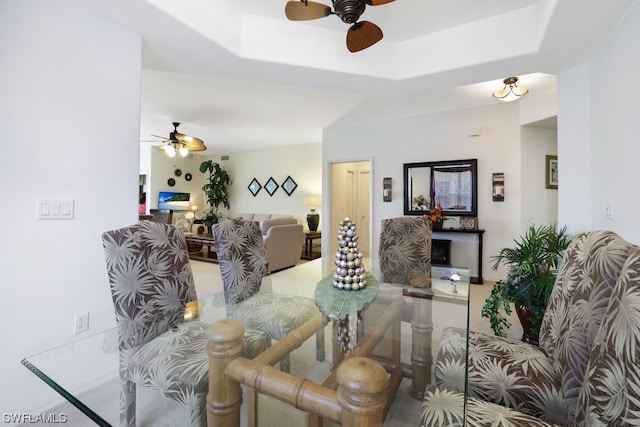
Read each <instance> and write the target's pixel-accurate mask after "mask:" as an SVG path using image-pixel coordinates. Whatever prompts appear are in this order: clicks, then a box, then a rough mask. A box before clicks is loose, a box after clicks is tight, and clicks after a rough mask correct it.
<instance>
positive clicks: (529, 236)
mask: <svg viewBox="0 0 640 427" xmlns="http://www.w3.org/2000/svg"><path fill="white" fill-rule="evenodd" d="M570 241H571V239H570V237H569V236H568V234H567V228H566V227H562V228H561V229H560V230H557V229H556V227H555V226H552V225H542V226H538V227H536V226H531V227H529V228H528V229H527V231H526V232H525V233H524V235H521V236H520V237H519V239H516V240H514V243H515V245H514V246H513V247H510V248H503V249H501V250H500V252H499V253H498V255H494V256H492V257H491V259H492V260H493V261H494V264H493V266H492V268H493V270H497V269H498V267H499V266H500V264H504V266H505V267H507V277H506V279H504V280H499V281H497V282H496V284H495V286H494V287H493V289H492V291H491V294H490V295H489V297H488V298H487V299H486V300H485V303H484V306H483V307H482V313H481V314H482V316H483V317H486V318H488V319H489V323H490V325H491V329H492V330H493V332H494V333H495V334H496V335H498V336H502V337H503V336H505V335H506V330H507V329H509V327H510V326H511V324H510V323H509V321H508V319H507V317H506V316H507V315H510V314H511V313H512V308H511V304H512V303H513V304H514V305H515V306H517V307H521V308H523V309H525V310H528V311H530V312H531V317H530V320H531V334H532V335H534V336H535V337H537V335H538V332H539V331H540V323H541V322H542V316H543V315H544V312H545V310H546V308H547V304H548V302H549V296H550V295H551V290H552V289H553V286H554V284H555V280H556V275H557V268H558V263H559V261H560V259H561V256H562V254H563V252H564V251H565V250H566V249H567V247H568V246H569V243H570Z"/></svg>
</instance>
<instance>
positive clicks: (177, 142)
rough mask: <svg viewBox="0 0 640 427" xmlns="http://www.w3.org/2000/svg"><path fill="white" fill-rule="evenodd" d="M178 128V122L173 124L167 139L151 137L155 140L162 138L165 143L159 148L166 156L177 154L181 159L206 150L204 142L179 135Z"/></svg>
mask: <svg viewBox="0 0 640 427" xmlns="http://www.w3.org/2000/svg"><path fill="white" fill-rule="evenodd" d="M178 126H180V123H179V122H173V132H171V133H170V134H169V138H168V139H167V138H164V137H162V136H158V135H153V136H155V137H156V138H162V139H163V140H165V141H167V143H166V144H164V145H161V146H160V147H159V149H160V150H162V151H164V152H165V153H167V156H169V157H175V156H176V154H179V155H180V156H181V157H187V156H188V155H189V152H191V151H204V150H206V149H207V146H206V145H204V141H202V140H201V139H200V138H195V137H193V136H189V135H184V134H182V133H179V132H178Z"/></svg>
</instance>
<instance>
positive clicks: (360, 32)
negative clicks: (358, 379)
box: [284, 0, 395, 52]
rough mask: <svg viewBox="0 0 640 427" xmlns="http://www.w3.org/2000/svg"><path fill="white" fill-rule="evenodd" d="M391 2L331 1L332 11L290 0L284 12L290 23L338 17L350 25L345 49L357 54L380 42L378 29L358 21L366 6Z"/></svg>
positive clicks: (322, 5)
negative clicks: (330, 16)
mask: <svg viewBox="0 0 640 427" xmlns="http://www.w3.org/2000/svg"><path fill="white" fill-rule="evenodd" d="M392 1H395V0H331V3H332V4H333V10H332V9H331V7H329V6H327V5H325V4H322V3H318V2H314V1H309V0H300V1H295V0H291V1H288V2H287V5H286V6H285V8H284V12H285V15H286V16H287V18H288V19H290V20H292V21H308V20H311V19H318V18H324V17H325V16H329V15H338V17H339V18H340V19H341V20H342V21H343V22H345V23H347V24H351V27H349V30H348V31H347V49H349V51H350V52H358V51H361V50H363V49H366V48H368V47H370V46H373V45H374V44H376V43H378V42H379V41H380V40H382V30H381V29H380V27H378V26H377V25H376V24H374V23H371V22H369V21H358V18H360V15H362V14H363V13H364V10H365V8H366V7H367V5H369V6H380V5H382V4H386V3H391V2H392Z"/></svg>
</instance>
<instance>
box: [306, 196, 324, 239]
mask: <svg viewBox="0 0 640 427" xmlns="http://www.w3.org/2000/svg"><path fill="white" fill-rule="evenodd" d="M321 203H322V198H321V197H320V196H307V197H305V198H304V205H305V206H306V207H308V208H311V210H310V211H309V213H308V214H307V225H308V226H309V231H318V225H319V224H320V214H319V213H318V212H316V208H319V207H320V205H321Z"/></svg>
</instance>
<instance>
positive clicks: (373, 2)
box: [367, 0, 396, 6]
mask: <svg viewBox="0 0 640 427" xmlns="http://www.w3.org/2000/svg"><path fill="white" fill-rule="evenodd" d="M394 1H396V0H367V4H368V5H369V6H380V5H381V4H387V3H391V2H394Z"/></svg>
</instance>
